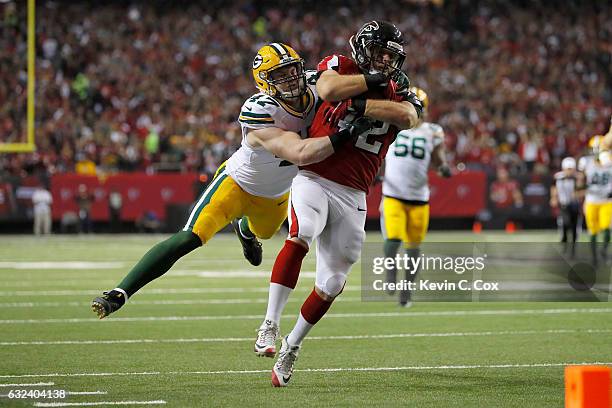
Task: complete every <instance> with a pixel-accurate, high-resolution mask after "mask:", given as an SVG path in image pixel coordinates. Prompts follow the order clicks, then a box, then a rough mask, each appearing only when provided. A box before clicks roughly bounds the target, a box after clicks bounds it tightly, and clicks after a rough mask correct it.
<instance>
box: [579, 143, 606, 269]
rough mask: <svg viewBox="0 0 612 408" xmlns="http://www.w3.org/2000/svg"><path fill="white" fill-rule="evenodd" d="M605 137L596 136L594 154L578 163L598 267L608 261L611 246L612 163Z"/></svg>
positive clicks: (585, 215) (593, 145)
mask: <svg viewBox="0 0 612 408" xmlns="http://www.w3.org/2000/svg"><path fill="white" fill-rule="evenodd" d="M601 141H602V137H601V136H594V137H592V138H591V140H590V141H589V146H590V147H591V149H592V152H593V154H592V155H589V156H584V157H582V158H580V160H579V161H578V170H580V172H581V180H580V182H579V185H580V186H581V189H582V190H583V191H584V190H585V191H586V193H585V198H584V218H585V221H586V225H587V229H588V230H589V234H590V237H591V255H592V257H593V264H594V265H597V264H598V258H599V255H601V258H602V259H603V260H604V262H605V260H606V258H607V250H608V245H609V243H610V222H611V221H612V201H611V199H610V194H612V160H611V159H610V152H609V151H601V150H600V146H601ZM599 233H602V235H603V247H602V250H601V253H600V254H599V255H598V254H597V235H599Z"/></svg>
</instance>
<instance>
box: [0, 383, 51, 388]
mask: <svg viewBox="0 0 612 408" xmlns="http://www.w3.org/2000/svg"><path fill="white" fill-rule="evenodd" d="M52 385H55V383H54V382H38V383H24V384H0V387H50V386H52Z"/></svg>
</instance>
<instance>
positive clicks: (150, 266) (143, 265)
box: [117, 231, 202, 297]
mask: <svg viewBox="0 0 612 408" xmlns="http://www.w3.org/2000/svg"><path fill="white" fill-rule="evenodd" d="M200 246H202V241H200V238H199V237H198V236H197V235H196V234H194V233H193V232H191V231H180V232H177V233H176V234H174V235H173V236H171V237H170V238H168V239H167V240H165V241H162V242H160V243H158V244H157V245H155V246H154V247H153V248H151V249H150V250H149V252H147V253H146V254H145V255H144V256H143V257H142V259H140V261H138V263H137V264H136V265H135V266H134V267H133V268H132V270H131V271H130V272H129V273H128V274H127V276H126V277H125V278H123V280H122V281H121V283H120V284H119V285H118V286H117V287H119V288H121V289H123V290H125V292H126V293H127V295H128V297H131V296H132V295H133V294H134V293H136V292H137V291H138V290H139V289H140V288H142V287H143V286H144V285H146V284H147V283H149V282H151V281H152V280H154V279H157V278H159V277H160V276H162V275H163V274H164V273H166V272H168V270H169V269H170V268H171V267H172V265H174V263H175V262H176V261H178V260H179V259H180V258H181V257H183V256H185V255H187V254H188V253H189V252H191V251H193V250H194V249H196V248H198V247H200Z"/></svg>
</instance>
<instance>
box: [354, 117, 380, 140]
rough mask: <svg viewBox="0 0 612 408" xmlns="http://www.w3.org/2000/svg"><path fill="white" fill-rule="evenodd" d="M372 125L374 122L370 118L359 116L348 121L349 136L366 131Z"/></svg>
mask: <svg viewBox="0 0 612 408" xmlns="http://www.w3.org/2000/svg"><path fill="white" fill-rule="evenodd" d="M372 127H374V123H373V122H372V121H371V120H370V118H368V117H365V116H361V117H358V118H357V119H355V120H354V121H352V122H351V123H349V126H348V129H349V132H350V134H351V136H357V135H360V134H362V133H363V132H367V131H368V130H370V129H372Z"/></svg>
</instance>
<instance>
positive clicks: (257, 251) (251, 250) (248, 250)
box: [232, 220, 263, 266]
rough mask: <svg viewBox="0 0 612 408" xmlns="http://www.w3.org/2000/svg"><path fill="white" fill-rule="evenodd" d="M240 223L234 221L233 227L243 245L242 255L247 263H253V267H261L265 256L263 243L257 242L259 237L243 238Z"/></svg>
mask: <svg viewBox="0 0 612 408" xmlns="http://www.w3.org/2000/svg"><path fill="white" fill-rule="evenodd" d="M239 223H240V221H239V220H234V221H232V227H234V232H235V233H236V235H237V236H238V239H239V240H240V243H241V244H242V253H243V254H244V257H245V258H246V260H247V261H249V262H250V263H251V265H253V266H259V265H261V258H262V254H263V250H262V249H261V242H259V241H258V240H257V237H253V238H245V237H243V236H242V233H241V232H240V225H239Z"/></svg>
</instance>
